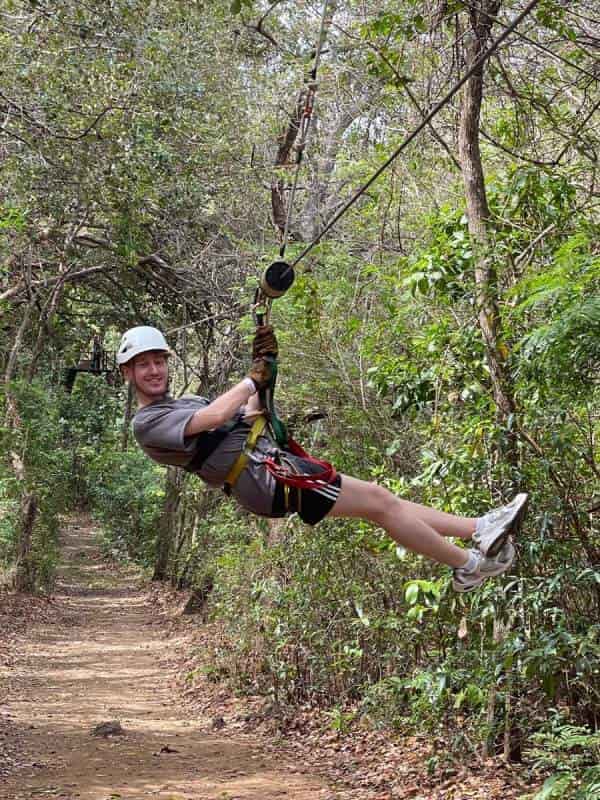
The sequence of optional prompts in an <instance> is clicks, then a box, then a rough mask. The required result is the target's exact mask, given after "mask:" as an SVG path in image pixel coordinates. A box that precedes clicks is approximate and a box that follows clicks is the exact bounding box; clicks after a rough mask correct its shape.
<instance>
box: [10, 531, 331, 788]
mask: <svg viewBox="0 0 600 800" xmlns="http://www.w3.org/2000/svg"><path fill="white" fill-rule="evenodd" d="M96 535H97V531H96V530H94V528H93V526H91V525H90V523H89V520H87V519H86V518H84V517H80V518H72V519H70V520H69V521H68V523H67V524H66V525H65V528H64V531H63V542H62V553H63V564H62V566H61V569H60V574H59V579H58V583H57V586H56V592H55V594H54V595H53V597H52V598H51V599H50V600H47V599H46V600H44V599H41V598H18V597H17V598H15V596H14V595H13V596H10V595H6V594H5V595H0V800H34V799H35V800H38V798H60V800H75V799H76V798H77V800H119V799H120V798H123V800H125V798H127V799H128V800H130V799H132V798H135V800H142V798H156V799H157V800H275V798H278V799H279V800H282V799H283V798H294V800H308V799H309V798H311V800H312V798H319V799H320V798H330V797H332V796H333V795H332V794H331V792H330V791H329V790H328V789H327V788H326V786H325V784H324V782H323V781H322V780H321V779H319V778H316V777H315V776H314V773H312V772H311V771H310V770H309V769H306V770H303V769H302V767H301V766H299V765H298V763H292V762H291V761H290V760H289V758H288V759H286V757H285V755H282V754H281V753H278V754H274V753H273V752H268V751H267V750H266V749H265V747H264V746H261V745H260V743H257V742H255V741H253V740H252V739H251V738H250V737H239V738H237V737H236V736H235V735H231V733H230V732H229V731H228V732H227V735H224V733H225V731H224V730H221V731H218V730H212V727H213V726H214V718H213V717H205V718H202V717H199V716H198V715H197V713H195V714H194V715H192V714H191V713H190V711H189V709H186V708H185V707H184V705H183V704H182V703H180V702H179V700H178V696H177V692H176V691H174V683H175V682H174V673H175V670H176V663H175V662H176V656H175V653H176V650H177V647H176V645H175V644H174V642H173V638H172V635H169V633H168V632H167V631H166V629H165V624H164V620H162V619H160V618H159V617H160V614H159V610H158V609H157V604H156V602H153V597H152V593H151V592H149V591H148V589H147V587H146V588H145V587H144V586H143V584H142V583H141V581H140V579H139V576H138V574H137V573H136V572H135V571H134V570H131V569H129V570H128V569H124V568H122V567H117V566H116V565H113V564H107V562H106V561H105V560H103V559H102V557H101V554H100V551H99V548H98V544H97V538H96ZM19 601H20V602H19ZM3 610H4V616H3V614H2V611H3ZM2 623H4V624H2ZM108 720H119V721H120V723H121V725H122V727H123V729H124V731H125V735H123V736H110V737H107V738H102V737H97V736H93V735H92V734H91V730H92V728H93V727H94V726H96V725H97V724H99V723H102V722H106V721H108Z"/></svg>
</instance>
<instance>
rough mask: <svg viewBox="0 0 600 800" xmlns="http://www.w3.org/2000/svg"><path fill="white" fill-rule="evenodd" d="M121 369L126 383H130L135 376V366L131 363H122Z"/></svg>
mask: <svg viewBox="0 0 600 800" xmlns="http://www.w3.org/2000/svg"><path fill="white" fill-rule="evenodd" d="M119 369H120V370H121V377H122V378H123V380H124V381H125V382H126V383H130V381H131V379H132V377H133V368H132V367H131V365H130V364H121V366H120V367H119Z"/></svg>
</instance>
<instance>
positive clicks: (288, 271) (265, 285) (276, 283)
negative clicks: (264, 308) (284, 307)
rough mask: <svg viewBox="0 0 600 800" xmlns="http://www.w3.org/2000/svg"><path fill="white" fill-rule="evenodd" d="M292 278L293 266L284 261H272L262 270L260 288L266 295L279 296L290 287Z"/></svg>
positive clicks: (293, 276)
mask: <svg viewBox="0 0 600 800" xmlns="http://www.w3.org/2000/svg"><path fill="white" fill-rule="evenodd" d="M294 278H295V275H294V268H293V267H292V266H291V265H290V264H288V263H287V262H286V261H274V262H273V263H272V264H271V266H270V267H267V269H266V270H265V271H264V273H263V276H262V278H261V279H260V288H261V290H262V293H263V294H264V295H265V296H266V297H270V298H272V299H273V298H275V297H281V296H282V295H284V294H285V293H286V292H287V290H288V289H289V288H290V286H291V285H292V283H293V282H294Z"/></svg>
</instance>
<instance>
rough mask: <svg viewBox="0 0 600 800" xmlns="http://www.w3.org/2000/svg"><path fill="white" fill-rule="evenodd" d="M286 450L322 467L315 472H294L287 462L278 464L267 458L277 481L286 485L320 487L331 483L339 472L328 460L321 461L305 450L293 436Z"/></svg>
mask: <svg viewBox="0 0 600 800" xmlns="http://www.w3.org/2000/svg"><path fill="white" fill-rule="evenodd" d="M285 449H286V450H288V451H289V452H290V453H291V454H292V455H294V456H299V457H300V458H304V459H306V461H310V462H311V464H314V465H315V466H318V467H320V468H321V469H320V471H319V472H313V473H310V474H309V473H302V472H300V473H298V472H294V471H293V469H292V468H291V467H289V466H286V465H285V464H278V463H277V462H276V461H275V460H274V459H272V458H267V459H266V460H265V466H266V467H267V469H268V470H269V472H270V473H271V475H273V477H274V478H275V480H276V481H279V482H280V483H283V484H284V485H285V486H295V487H296V488H297V489H320V488H321V487H322V485H323V483H331V482H332V481H333V480H335V477H336V475H337V472H336V470H335V467H333V466H332V465H331V464H330V463H329V462H328V461H321V460H320V459H318V458H314V457H313V456H310V455H309V454H308V453H307V452H306V450H304V449H303V448H302V447H300V445H299V444H298V442H296V441H294V439H292V438H291V437H290V438H289V439H288V443H287V445H286V448H285Z"/></svg>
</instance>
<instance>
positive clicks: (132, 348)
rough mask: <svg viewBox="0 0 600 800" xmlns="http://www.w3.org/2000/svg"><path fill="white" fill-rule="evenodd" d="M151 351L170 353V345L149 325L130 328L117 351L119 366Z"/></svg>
mask: <svg viewBox="0 0 600 800" xmlns="http://www.w3.org/2000/svg"><path fill="white" fill-rule="evenodd" d="M149 350H163V351H164V352H165V353H169V352H170V351H169V345H168V344H167V342H166V340H165V337H164V336H163V335H162V333H161V332H160V331H159V330H158V328H151V327H150V326H149V325H139V326H138V327H137V328H130V329H129V330H128V331H125V333H124V334H123V337H122V339H121V344H120V345H119V349H118V350H117V364H119V366H120V365H121V364H126V363H127V362H128V361H131V359H132V358H134V356H139V354H140V353H147V352H148V351H149Z"/></svg>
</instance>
